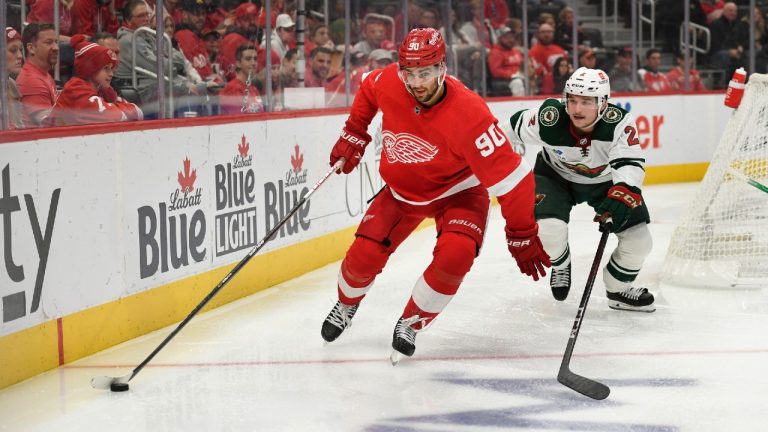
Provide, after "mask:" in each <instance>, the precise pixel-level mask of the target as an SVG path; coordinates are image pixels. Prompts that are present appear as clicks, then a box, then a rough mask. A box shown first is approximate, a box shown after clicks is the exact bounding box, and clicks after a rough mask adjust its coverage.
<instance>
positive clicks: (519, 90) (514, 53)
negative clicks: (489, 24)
mask: <svg viewBox="0 0 768 432" xmlns="http://www.w3.org/2000/svg"><path fill="white" fill-rule="evenodd" d="M516 42H517V34H515V32H514V31H512V29H511V28H509V27H501V28H500V29H499V39H498V43H497V44H495V45H494V46H493V48H491V52H490V53H489V54H488V70H489V71H490V73H491V77H492V78H494V79H497V80H503V81H506V82H507V83H509V89H510V92H511V94H512V95H513V96H523V95H524V94H525V84H524V82H523V73H522V72H521V66H522V64H523V61H524V60H525V59H524V58H523V54H522V53H521V52H520V51H518V49H517V48H515V43H516Z"/></svg>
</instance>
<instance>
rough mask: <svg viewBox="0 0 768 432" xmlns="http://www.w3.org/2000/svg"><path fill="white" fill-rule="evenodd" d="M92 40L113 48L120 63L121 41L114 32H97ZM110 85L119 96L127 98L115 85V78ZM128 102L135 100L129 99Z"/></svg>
mask: <svg viewBox="0 0 768 432" xmlns="http://www.w3.org/2000/svg"><path fill="white" fill-rule="evenodd" d="M91 42H93V43H95V44H96V45H101V46H103V47H104V48H107V49H111V50H112V52H113V53H115V57H117V62H118V64H120V43H119V42H118V41H117V38H116V37H115V36H114V35H113V34H111V33H96V34H95V35H93V36H91ZM113 72H114V70H113ZM110 86H111V87H112V88H113V89H115V91H116V92H117V93H118V95H119V96H121V97H123V98H125V96H123V94H121V92H120V91H119V90H118V87H117V86H116V85H115V82H114V79H113V80H112V81H111V82H110ZM128 102H134V101H133V100H128Z"/></svg>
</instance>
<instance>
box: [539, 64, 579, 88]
mask: <svg viewBox="0 0 768 432" xmlns="http://www.w3.org/2000/svg"><path fill="white" fill-rule="evenodd" d="M572 73H573V65H572V64H571V62H570V60H568V58H567V57H560V58H558V59H557V60H555V65H554V66H553V67H552V72H547V73H546V74H544V78H543V79H542V81H541V88H540V89H539V94H542V95H562V94H563V89H564V88H565V82H566V81H568V78H569V77H570V76H571V74H572Z"/></svg>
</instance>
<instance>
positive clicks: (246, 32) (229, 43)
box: [218, 3, 259, 80]
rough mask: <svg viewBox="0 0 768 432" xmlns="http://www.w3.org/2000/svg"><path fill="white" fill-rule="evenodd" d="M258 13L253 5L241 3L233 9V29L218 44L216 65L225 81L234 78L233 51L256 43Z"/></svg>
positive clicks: (257, 9)
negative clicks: (247, 44)
mask: <svg viewBox="0 0 768 432" xmlns="http://www.w3.org/2000/svg"><path fill="white" fill-rule="evenodd" d="M258 11H259V8H257V7H256V6H255V5H254V4H253V3H242V4H240V6H238V7H237V8H236V9H235V12H234V15H235V24H234V29H233V30H232V31H231V32H229V33H227V34H226V35H225V36H224V38H223V39H222V40H221V42H220V43H219V57H218V63H219V65H220V67H221V72H222V73H223V74H224V77H225V78H226V79H227V80H230V79H232V78H234V76H235V69H236V66H235V51H237V49H238V48H239V47H240V46H242V45H244V44H246V43H248V42H249V41H250V42H251V43H254V44H255V43H256V39H257V38H256V36H257V32H258V29H257V28H256V21H255V20H256V13H257V12H258Z"/></svg>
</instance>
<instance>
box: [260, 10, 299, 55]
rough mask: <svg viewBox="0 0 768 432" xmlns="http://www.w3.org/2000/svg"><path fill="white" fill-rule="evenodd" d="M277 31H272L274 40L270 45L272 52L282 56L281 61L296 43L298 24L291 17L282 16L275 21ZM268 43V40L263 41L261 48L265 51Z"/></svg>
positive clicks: (272, 39)
mask: <svg viewBox="0 0 768 432" xmlns="http://www.w3.org/2000/svg"><path fill="white" fill-rule="evenodd" d="M275 23H276V24H275V29H274V30H273V31H272V38H271V40H270V43H271V44H272V50H273V51H275V52H276V53H277V55H279V56H280V59H282V58H283V57H285V52H286V51H288V49H289V48H291V45H292V44H294V42H295V41H296V23H294V22H293V20H292V19H291V16H290V15H288V14H280V15H278V16H277V19H276V20H275ZM266 43H267V38H264V40H263V41H261V48H262V49H264V47H265V46H266Z"/></svg>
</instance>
